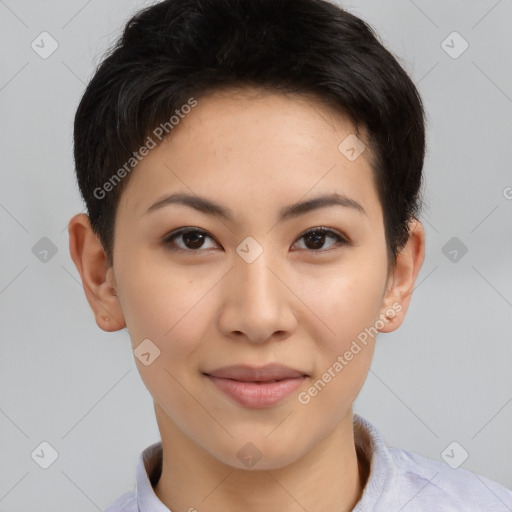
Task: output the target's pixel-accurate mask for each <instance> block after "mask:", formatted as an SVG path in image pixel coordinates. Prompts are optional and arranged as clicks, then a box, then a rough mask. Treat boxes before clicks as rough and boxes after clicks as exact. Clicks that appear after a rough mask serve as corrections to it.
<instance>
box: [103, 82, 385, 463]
mask: <svg viewBox="0 0 512 512" xmlns="http://www.w3.org/2000/svg"><path fill="white" fill-rule="evenodd" d="M354 133H355V132H354V127H353V126H352V125H351V124H350V123H349V122H348V121H347V120H346V119H344V118H343V117H342V116H341V115H339V114H335V113H334V112H331V111H330V110H329V109H328V108H327V107H325V106H321V105H319V104H318V103H315V102H313V101H310V100H307V99H306V98H305V97H299V96H285V95H277V94H266V93H265V94H263V93H257V92H256V91H252V92H251V91H250V90H245V91H244V92H238V93H234V92H233V93H231V94H230V95H227V94H220V93H218V92H217V93H215V94H214V95H210V96H208V97H205V98H202V99H199V100H198V104H197V106H196V107H195V108H193V109H192V110H191V112H190V113H189V114H188V115H187V116H186V117H185V118H184V119H183V120H181V121H180V124H179V125H178V126H177V127H176V129H175V130H174V131H173V133H172V137H171V138H170V139H169V140H167V141H166V142H164V143H162V144H161V145H160V146H158V147H157V148H155V149H152V150H151V151H150V152H149V154H148V155H147V156H146V157H145V158H144V159H143V160H142V161H141V162H140V164H139V165H138V167H137V168H136V170H135V171H133V175H132V176H131V178H130V181H129V183H128V184H127V187H126V188H125V190H124V191H123V194H122V197H121V200H120V203H119V206H118V210H117V216H116V228H115V244H114V266H113V274H114V277H115V283H116V288H117V296H118V299H119V303H120V305H121V308H122V313H123V316H124V321H125V322H126V326H127V329H128V331H129V334H130V338H131V341H132V345H133V348H134V349H135V350H136V354H137V353H140V352H142V353H144V354H145V355H144V356H143V357H142V358H141V359H142V361H141V360H140V359H139V358H136V363H137V366H138V369H139V371H140V374H141V377H142V379H143V381H144V383H145V385H146V386H147V388H148V390H149V392H150V393H151V395H152V397H153V399H154V401H155V406H156V411H157V418H158V422H159V425H160V427H161V428H162V427H165V426H167V427H168V428H169V429H174V430H175V431H179V432H181V433H182V434H183V435H184V436H186V438H187V439H188V440H190V441H192V442H193V443H194V444H195V445H197V446H198V447H200V448H202V449H203V450H205V451H206V452H208V453H209V454H211V455H212V456H214V457H215V458H216V459H218V460H221V461H223V462H225V463H227V464H230V465H232V466H235V467H242V468H243V467H244V465H243V464H244V462H243V461H242V458H241V457H240V450H241V449H242V447H244V446H245V448H243V449H242V450H250V448H247V446H246V443H248V442H251V443H253V445H254V446H255V447H257V450H258V453H260V454H261V455H262V459H261V461H260V463H259V465H258V467H259V468H272V467H279V466H282V465H285V464H288V463H290V462H292V461H293V460H295V459H297V458H298V457H300V456H301V455H303V454H304V453H306V452H307V451H308V450H310V449H312V448H313V447H315V446H317V445H319V443H321V442H322V440H324V439H325V438H326V437H328V436H329V434H331V433H333V432H334V431H335V430H336V429H337V428H339V426H340V425H341V424H343V419H344V418H347V417H348V415H349V413H351V406H352V403H353V402H354V400H355V398H356V396H357V394H358V393H359V391H360V389H361V387H362V384H363V382H364V380H365V378H366V375H367V372H368V369H369V365H370V362H371V358H372V354H373V349H374V342H375V337H374V336H373V335H368V333H369V332H372V334H373V333H374V332H375V326H376V325H377V327H379V322H382V321H383V313H385V311H387V310H389V307H386V308H384V305H383V297H384V295H385V292H386V288H387V284H388V275H387V257H386V254H387V253H386V241H385V236H384V223H383V214H382V210H381V206H380V203H379V199H378V197H377V191H376V189H375V185H374V180H373V175H372V169H371V167H370V164H369V160H368V158H369V154H368V152H369V149H366V150H365V151H363V153H362V154H361V155H360V156H359V157H358V158H356V159H355V160H354V159H353V158H350V159H349V158H347V154H348V155H349V156H353V155H352V153H350V152H349V153H343V152H342V151H340V149H339V148H338V147H339V146H340V143H341V142H342V141H344V140H345V139H346V138H347V137H348V136H349V135H351V134H354ZM359 138H360V139H361V140H363V139H362V136H359ZM349 140H350V139H349ZM173 194H186V195H192V196H196V197H197V196H199V197H201V198H205V199H207V200H208V201H211V202H214V203H216V204H217V205H218V206H220V209H218V210H215V211H214V212H213V213H212V211H210V212H208V208H205V207H204V203H203V206H202V207H201V208H199V206H198V207H197V208H195V207H194V206H193V205H191V204H183V203H180V202H173V201H170V200H167V201H165V198H168V197H169V196H171V195H173ZM336 194H337V197H338V199H341V201H340V203H341V204H332V203H331V204H328V202H325V203H324V204H323V206H322V205H319V204H318V203H317V204H316V207H313V206H314V204H313V203H311V202H310V201H311V200H315V199H318V198H320V197H323V196H331V197H334V195H336ZM308 202H310V203H309V206H310V208H308V207H307V204H308ZM295 203H306V206H303V207H296V208H295V209H292V208H290V206H291V205H294V204H295ZM198 204H199V203H197V204H196V206H197V205H198ZM210 210H211V207H210ZM372 328H374V330H373V331H371V329H372ZM365 329H366V331H365ZM365 333H366V336H365ZM365 337H366V340H365V343H363V341H362V340H363V339H365ZM144 340H150V341H144ZM143 342H144V343H145V345H144V344H143V345H140V344H141V343H143ZM354 342H355V343H356V345H357V346H358V347H359V350H358V349H357V348H356V345H354ZM139 345H140V348H138V347H139ZM142 348H144V350H142ZM137 350H138V351H139V352H137ZM349 353H350V354H352V357H350V354H349ZM271 364H278V365H282V366H284V367H286V368H287V369H286V368H284V369H283V368H277V369H276V368H270V369H269V368H267V369H265V368H263V367H266V366H267V365H271ZM238 365H242V366H243V367H242V369H240V368H238V369H237V368H234V369H233V368H231V369H229V368H228V370H226V371H225V372H222V371H220V370H221V369H225V368H226V367H232V366H238ZM262 368H263V369H262ZM273 371H274V372H276V373H272V372H273ZM257 380H258V381H259V382H255V381H257ZM261 381H265V382H263V383H262V382H261ZM271 381H272V382H271ZM253 449H254V448H253ZM242 455H243V451H242Z"/></svg>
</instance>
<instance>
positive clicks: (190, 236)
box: [162, 228, 213, 252]
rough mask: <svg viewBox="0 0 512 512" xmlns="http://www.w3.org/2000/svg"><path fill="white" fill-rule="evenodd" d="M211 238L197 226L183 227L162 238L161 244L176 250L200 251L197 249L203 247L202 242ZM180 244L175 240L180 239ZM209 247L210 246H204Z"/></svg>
mask: <svg viewBox="0 0 512 512" xmlns="http://www.w3.org/2000/svg"><path fill="white" fill-rule="evenodd" d="M208 238H209V239H210V240H213V238H212V237H211V236H209V235H208V234H207V232H206V231H203V230H202V229H197V228H184V229H180V230H178V231H175V232H173V233H171V234H170V235H168V236H166V237H165V238H164V240H163V242H162V243H163V245H164V246H166V247H169V249H172V250H176V251H179V250H181V251H188V252H200V251H197V249H205V247H204V242H205V240H206V239H208ZM180 239H181V242H182V244H181V245H180V244H177V243H176V242H175V240H180ZM176 246H177V247H176ZM206 249H211V247H206Z"/></svg>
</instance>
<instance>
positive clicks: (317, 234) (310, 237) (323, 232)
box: [298, 227, 349, 254]
mask: <svg viewBox="0 0 512 512" xmlns="http://www.w3.org/2000/svg"><path fill="white" fill-rule="evenodd" d="M326 238H331V239H333V240H335V243H333V244H330V245H329V246H328V247H332V246H336V245H338V246H340V245H348V244H349V241H348V240H347V239H346V238H344V237H343V236H341V235H340V234H339V233H337V232H336V231H333V230H332V229H328V228H324V227H318V228H313V229H310V230H309V231H306V232H305V233H303V234H302V235H301V236H300V237H299V238H298V240H301V239H304V244H303V245H305V246H306V247H305V249H306V250H307V252H309V253H311V252H312V253H313V254H316V253H323V252H328V251H327V250H325V249H324V250H321V249H320V248H321V247H322V246H323V245H324V244H325V240H326ZM300 249H304V247H300Z"/></svg>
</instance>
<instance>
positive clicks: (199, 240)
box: [183, 231, 204, 249]
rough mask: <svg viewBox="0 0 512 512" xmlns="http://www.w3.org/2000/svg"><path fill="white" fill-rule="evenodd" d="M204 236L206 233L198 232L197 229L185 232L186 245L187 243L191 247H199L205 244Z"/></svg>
mask: <svg viewBox="0 0 512 512" xmlns="http://www.w3.org/2000/svg"><path fill="white" fill-rule="evenodd" d="M203 237H204V235H203V234H202V233H198V232H197V231H193V232H190V233H185V234H184V235H183V239H184V241H185V245H187V246H188V247H189V249H199V248H200V247H201V246H202V245H203V242H204V239H203Z"/></svg>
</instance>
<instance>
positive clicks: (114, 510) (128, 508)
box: [104, 491, 139, 512]
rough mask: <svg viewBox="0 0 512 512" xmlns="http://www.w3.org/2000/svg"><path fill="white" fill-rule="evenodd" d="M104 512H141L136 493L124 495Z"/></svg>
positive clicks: (131, 492)
mask: <svg viewBox="0 0 512 512" xmlns="http://www.w3.org/2000/svg"><path fill="white" fill-rule="evenodd" d="M104 512H139V508H138V506H137V495H136V493H135V491H130V492H127V493H125V494H123V495H122V496H121V497H120V498H118V499H117V500H116V501H115V502H114V503H112V504H111V505H109V506H108V507H107V508H106V509H105V510H104Z"/></svg>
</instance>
